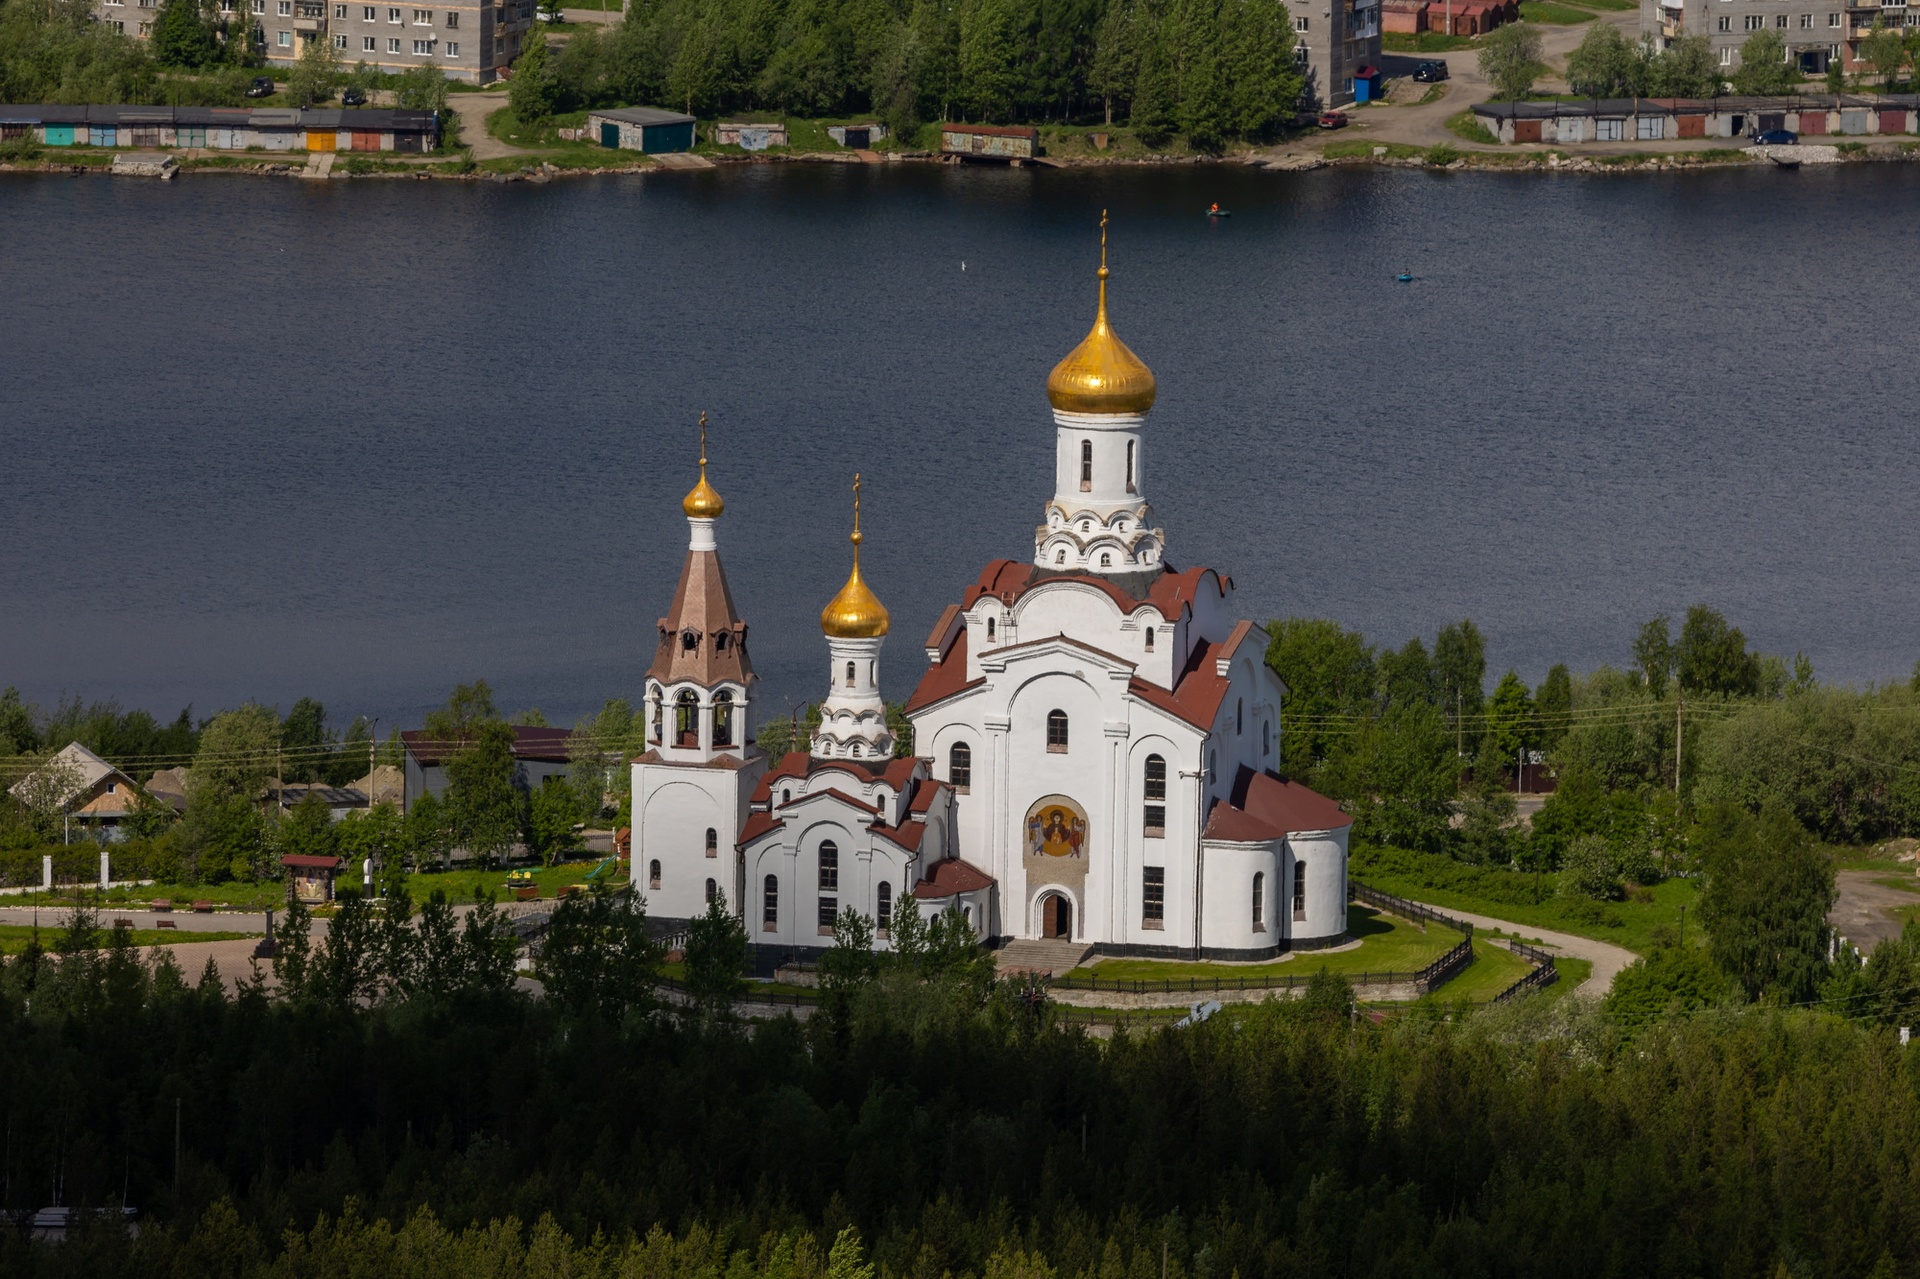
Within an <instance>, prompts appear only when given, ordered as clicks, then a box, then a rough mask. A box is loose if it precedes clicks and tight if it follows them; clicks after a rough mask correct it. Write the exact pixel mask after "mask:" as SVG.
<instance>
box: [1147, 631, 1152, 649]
mask: <svg viewBox="0 0 1920 1279" xmlns="http://www.w3.org/2000/svg"><path fill="white" fill-rule="evenodd" d="M1147 651H1148V652H1149V653H1151V652H1152V651H1153V628H1152V627H1151V626H1149V627H1148V628H1147Z"/></svg>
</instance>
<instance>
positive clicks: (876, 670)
mask: <svg viewBox="0 0 1920 1279" xmlns="http://www.w3.org/2000/svg"><path fill="white" fill-rule="evenodd" d="M879 682H880V663H878V662H868V663H867V687H868V688H872V687H873V686H874V685H875V684H878V683H879Z"/></svg>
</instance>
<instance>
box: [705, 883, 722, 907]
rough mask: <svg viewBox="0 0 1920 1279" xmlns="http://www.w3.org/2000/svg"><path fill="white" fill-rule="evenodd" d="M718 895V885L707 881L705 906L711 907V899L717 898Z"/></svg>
mask: <svg viewBox="0 0 1920 1279" xmlns="http://www.w3.org/2000/svg"><path fill="white" fill-rule="evenodd" d="M719 895H720V885H718V884H716V883H714V882H713V881H712V880H711V879H709V880H708V881H707V905H709V906H711V905H713V899H714V898H716V897H718V896H719Z"/></svg>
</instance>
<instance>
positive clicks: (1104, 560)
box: [1100, 551, 1113, 568]
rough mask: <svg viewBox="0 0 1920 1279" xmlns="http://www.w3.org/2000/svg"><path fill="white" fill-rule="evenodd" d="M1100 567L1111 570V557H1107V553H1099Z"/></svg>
mask: <svg viewBox="0 0 1920 1279" xmlns="http://www.w3.org/2000/svg"><path fill="white" fill-rule="evenodd" d="M1100 567H1101V568H1112V567H1113V556H1111V555H1109V554H1107V553H1106V552H1105V551H1102V552H1100Z"/></svg>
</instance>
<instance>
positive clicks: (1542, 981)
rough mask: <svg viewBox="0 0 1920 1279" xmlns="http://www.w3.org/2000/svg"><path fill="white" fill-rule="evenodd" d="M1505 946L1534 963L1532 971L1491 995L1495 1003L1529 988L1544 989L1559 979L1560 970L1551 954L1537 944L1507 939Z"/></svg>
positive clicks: (1504, 1001) (1523, 992)
mask: <svg viewBox="0 0 1920 1279" xmlns="http://www.w3.org/2000/svg"><path fill="white" fill-rule="evenodd" d="M1507 948H1508V949H1509V950H1511V951H1513V953H1514V954H1516V955H1518V956H1520V958H1522V959H1524V960H1526V961H1527V962H1528V963H1530V964H1533V965H1534V969H1533V971H1532V972H1530V973H1528V974H1527V975H1526V976H1525V977H1522V978H1521V979H1520V980H1519V981H1517V982H1515V983H1513V985H1511V986H1509V987H1507V988H1506V989H1505V990H1503V991H1501V992H1500V993H1499V994H1497V995H1495V996H1494V997H1493V1002H1494V1003H1496V1004H1504V1003H1506V1002H1507V1001H1508V1000H1509V999H1517V998H1519V997H1520V996H1521V995H1524V994H1526V993H1527V992H1528V991H1530V990H1544V989H1546V988H1547V987H1548V986H1551V985H1553V983H1555V982H1557V981H1559V980H1560V970H1559V968H1558V967H1557V966H1556V965H1555V963H1554V959H1553V955H1552V953H1551V952H1549V951H1544V950H1541V949H1540V948H1539V947H1538V946H1529V945H1527V944H1526V943H1525V942H1523V941H1509V942H1508V943H1507Z"/></svg>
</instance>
